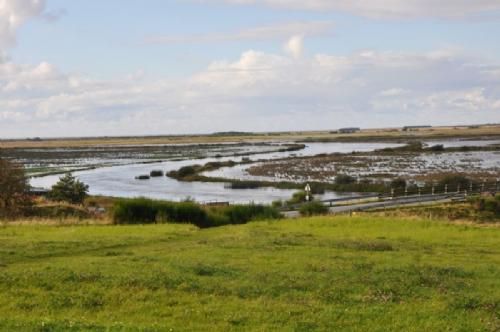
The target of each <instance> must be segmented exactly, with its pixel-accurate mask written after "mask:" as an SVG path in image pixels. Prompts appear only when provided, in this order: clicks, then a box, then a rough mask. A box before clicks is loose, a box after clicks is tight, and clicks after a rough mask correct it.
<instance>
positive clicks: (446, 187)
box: [444, 184, 448, 194]
mask: <svg viewBox="0 0 500 332" xmlns="http://www.w3.org/2000/svg"><path fill="white" fill-rule="evenodd" d="M444 193H445V194H447V193H448V185H447V184H445V185H444Z"/></svg>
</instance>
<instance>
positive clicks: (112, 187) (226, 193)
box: [31, 141, 498, 203]
mask: <svg viewBox="0 0 500 332" xmlns="http://www.w3.org/2000/svg"><path fill="white" fill-rule="evenodd" d="M446 142H448V143H449V144H455V143H454V142H455V141H446ZM463 142H466V141H463ZM482 142H485V141H482ZM448 143H447V144H448ZM496 143H498V141H496ZM432 144H437V143H435V142H432ZM439 144H442V143H439ZM306 145H307V146H306V148H305V149H304V150H301V151H295V152H271V153H262V154H257V155H252V156H248V158H250V159H252V160H259V159H279V158H285V157H289V156H292V155H296V156H312V155H317V154H321V153H335V152H338V153H350V152H352V151H359V152H366V151H373V150H375V149H381V148H386V147H397V146H401V144H393V143H308V144H306ZM459 146H461V145H459ZM241 159H242V157H224V158H205V159H192V160H183V161H168V162H162V163H155V164H135V165H121V166H113V167H103V168H99V169H95V170H89V171H82V172H76V173H74V174H75V175H76V176H77V177H78V178H79V179H80V180H81V181H83V182H85V183H86V184H88V185H89V186H90V193H91V194H92V195H105V196H114V197H137V196H144V197H150V198H156V199H168V200H175V201H179V200H182V199H185V198H187V197H190V198H193V199H195V200H196V201H199V202H209V201H220V202H231V203H248V202H252V201H253V202H255V203H270V202H272V201H274V200H278V199H281V200H285V199H288V198H290V197H291V196H292V194H293V192H295V190H283V189H274V188H257V189H244V190H241V189H230V188H225V187H224V183H200V182H180V181H177V180H174V179H171V178H168V177H166V176H164V177H160V178H152V179H151V180H145V181H140V180H135V177H136V176H137V175H141V174H149V172H150V171H152V170H155V169H161V170H163V171H165V172H168V171H171V170H177V169H179V168H180V167H182V166H186V165H193V164H204V163H207V162H210V161H227V160H234V161H241ZM244 167H246V166H241V167H240V166H237V167H234V168H224V169H221V170H219V171H215V172H213V173H212V172H211V173H210V175H217V176H223V177H228V178H241V176H239V175H238V174H240V175H241V173H242V171H243V170H244ZM58 179H59V176H46V177H41V178H33V179H31V184H32V185H33V186H34V187H42V188H50V187H51V186H52V185H53V184H54V183H56V182H57V180H58ZM345 195H346V194H345V193H333V192H330V193H327V194H326V195H325V196H323V197H321V198H323V199H331V198H337V197H341V196H345ZM347 195H349V194H347Z"/></svg>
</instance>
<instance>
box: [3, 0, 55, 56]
mask: <svg viewBox="0 0 500 332" xmlns="http://www.w3.org/2000/svg"><path fill="white" fill-rule="evenodd" d="M44 8H45V0H0V49H1V48H5V47H10V46H12V45H13V44H14V43H15V38H16V32H17V30H18V29H19V28H20V27H21V26H22V25H23V24H24V23H25V22H26V21H27V20H28V19H30V18H32V17H35V16H39V15H41V14H42V13H43V10H44Z"/></svg>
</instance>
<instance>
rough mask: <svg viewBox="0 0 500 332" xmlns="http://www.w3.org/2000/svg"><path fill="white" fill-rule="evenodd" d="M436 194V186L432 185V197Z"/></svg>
mask: <svg viewBox="0 0 500 332" xmlns="http://www.w3.org/2000/svg"><path fill="white" fill-rule="evenodd" d="M435 193H436V188H435V187H434V185H432V196H434V194H435Z"/></svg>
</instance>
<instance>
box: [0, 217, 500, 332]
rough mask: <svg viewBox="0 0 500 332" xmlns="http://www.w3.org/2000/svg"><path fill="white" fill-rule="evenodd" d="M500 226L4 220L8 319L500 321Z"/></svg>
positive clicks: (57, 324) (180, 325)
mask: <svg viewBox="0 0 500 332" xmlns="http://www.w3.org/2000/svg"><path fill="white" fill-rule="evenodd" d="M499 329H500V228H497V227H493V226H492V227H480V226H474V225H464V224H462V225H458V224H451V223H445V222H429V221H415V220H401V219H383V218H373V217H353V218H349V217H322V218H311V219H300V220H288V221H276V222H255V223H250V224H247V225H241V226H227V227H220V228H213V229H207V230H199V229H197V228H195V227H192V226H188V225H153V226H64V227H56V226H42V225H39V226H5V227H0V330H3V331H18V330H21V331H25V330H27V331H31V330H36V331H80V330H97V331H123V330H125V331H218V330H225V331H227V330H234V331H274V330H280V331H339V330H342V331H344V330H345V331H498V330H499Z"/></svg>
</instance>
